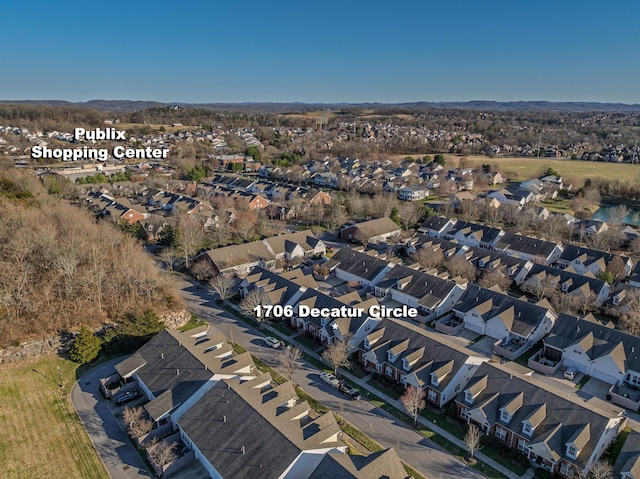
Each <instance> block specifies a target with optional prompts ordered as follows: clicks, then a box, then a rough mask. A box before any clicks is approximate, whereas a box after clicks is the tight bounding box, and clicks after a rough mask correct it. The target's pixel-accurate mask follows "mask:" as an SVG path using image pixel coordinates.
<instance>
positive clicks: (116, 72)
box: [0, 0, 640, 103]
mask: <svg viewBox="0 0 640 479" xmlns="http://www.w3.org/2000/svg"><path fill="white" fill-rule="evenodd" d="M0 6H1V7H2V8H1V9H0V19H2V27H0V44H1V45H3V47H2V48H1V49H0V99H5V100H26V99H61V100H69V101H86V100H91V99H131V100H156V101H163V102H171V101H181V102H256V101H266V102H293V101H300V102H323V103H331V102H355V103H362V102H382V103H391V102H411V101H467V100H498V101H517V100H548V101H601V102H622V103H640V60H639V58H638V55H639V53H640V33H639V31H640V29H639V28H638V23H637V22H638V18H640V2H638V1H637V0H617V1H614V2H602V1H593V0H555V1H550V0H536V1H533V2H522V1H516V0H512V1H503V0H473V1H467V0H458V1H446V0H440V1H431V0H422V1H413V0H411V1H409V0H407V1H395V2H390V1H377V0H370V1H366V2H365V1H359V0H358V1H356V0H352V1H351V0H342V1H333V0H323V1H317V2H310V1H307V2H304V1H296V2H293V1H288V0H284V1H271V2H267V1H263V0H262V1H250V0H245V1H234V0H227V1H212V0H208V1H191V2H184V1H183V2H175V1H174V2H168V1H164V0H157V1H154V2H147V1H131V2H124V1H119V0H114V1H111V2H77V1H76V2H71V1H58V2H46V1H43V0H36V1H34V2H23V1H18V0H2V2H0Z"/></svg>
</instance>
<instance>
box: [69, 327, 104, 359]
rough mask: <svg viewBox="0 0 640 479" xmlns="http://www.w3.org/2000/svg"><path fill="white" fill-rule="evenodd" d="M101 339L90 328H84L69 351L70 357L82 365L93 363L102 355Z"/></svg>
mask: <svg viewBox="0 0 640 479" xmlns="http://www.w3.org/2000/svg"><path fill="white" fill-rule="evenodd" d="M100 348H101V344H100V339H99V338H98V337H97V336H96V335H95V334H93V333H92V332H91V331H90V330H89V329H88V328H86V327H85V326H82V327H81V328H80V332H79V333H78V335H77V336H76V338H75V340H74V342H73V346H72V347H71V349H70V350H69V357H70V358H71V359H72V360H73V361H76V362H78V363H80V364H86V363H90V362H91V361H93V360H94V359H95V358H97V357H98V354H99V353H100Z"/></svg>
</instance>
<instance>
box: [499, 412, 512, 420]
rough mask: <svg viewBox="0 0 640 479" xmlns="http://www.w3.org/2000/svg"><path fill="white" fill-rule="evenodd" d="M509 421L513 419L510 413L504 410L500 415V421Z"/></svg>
mask: <svg viewBox="0 0 640 479" xmlns="http://www.w3.org/2000/svg"><path fill="white" fill-rule="evenodd" d="M509 419H511V418H510V417H509V412H508V411H504V410H503V411H502V412H501V413H500V420H501V421H504V422H509Z"/></svg>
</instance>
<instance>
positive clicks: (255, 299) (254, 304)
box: [240, 288, 271, 323]
mask: <svg viewBox="0 0 640 479" xmlns="http://www.w3.org/2000/svg"><path fill="white" fill-rule="evenodd" d="M270 302H271V301H270V300H269V296H267V293H265V291H264V289H262V288H258V289H254V290H253V291H251V292H250V293H249V294H248V295H247V296H246V297H245V298H244V299H243V300H242V301H241V302H240V309H242V311H243V312H244V313H245V314H248V315H249V316H251V317H253V318H255V319H256V321H258V322H259V323H262V322H263V321H268V320H269V319H271V318H267V317H266V316H265V315H264V314H259V313H258V309H259V308H258V306H266V305H268V304H270Z"/></svg>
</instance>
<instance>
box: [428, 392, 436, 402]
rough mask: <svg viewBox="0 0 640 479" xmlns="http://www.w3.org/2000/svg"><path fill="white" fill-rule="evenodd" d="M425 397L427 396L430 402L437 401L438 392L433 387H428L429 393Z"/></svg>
mask: <svg viewBox="0 0 640 479" xmlns="http://www.w3.org/2000/svg"><path fill="white" fill-rule="evenodd" d="M427 397H428V398H429V401H431V402H437V401H438V394H437V393H436V392H435V391H434V390H433V389H429V393H428V394H427Z"/></svg>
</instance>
